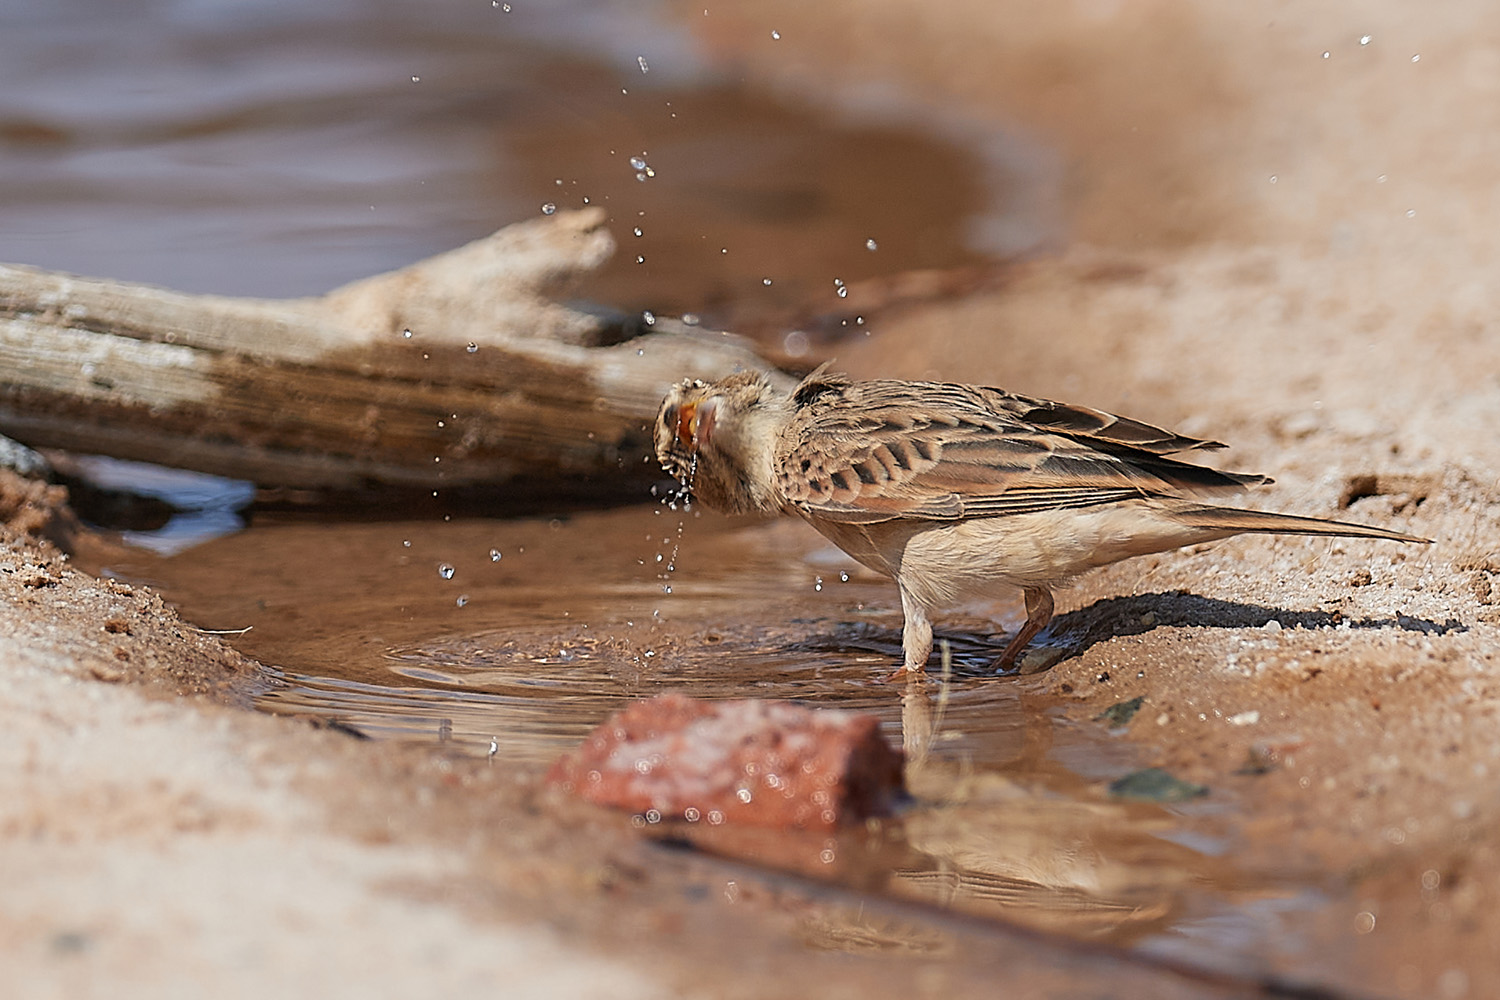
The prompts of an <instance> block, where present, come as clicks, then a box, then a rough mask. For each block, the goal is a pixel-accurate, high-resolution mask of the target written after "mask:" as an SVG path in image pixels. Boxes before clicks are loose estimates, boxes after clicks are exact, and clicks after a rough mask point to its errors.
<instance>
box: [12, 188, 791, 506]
mask: <svg viewBox="0 0 1500 1000" xmlns="http://www.w3.org/2000/svg"><path fill="white" fill-rule="evenodd" d="M602 223H603V213H601V212H594V211H586V212H577V213H563V214H559V215H557V216H553V217H551V218H546V219H540V220H537V221H534V222H527V223H522V224H519V225H515V226H511V227H509V228H507V229H503V230H501V231H500V232H498V233H496V234H494V235H492V236H490V237H487V238H485V239H483V240H479V241H476V242H474V243H471V244H469V245H468V246H465V247H461V248H459V249H457V250H454V251H451V252H449V253H445V254H441V255H439V256H437V257H433V258H430V259H428V260H426V261H422V262H420V263H418V264H415V265H413V266H411V267H409V268H405V269H403V270H400V271H394V272H391V273H389V274H384V275H378V276H376V277H373V278H368V279H365V280H363V281H359V282H355V283H353V284H351V285H347V286H345V287H343V288H340V289H336V290H335V291H333V292H330V293H329V294H327V295H325V296H322V297H320V298H312V299H294V300H256V299H234V298H223V297H217V296H202V295H186V294H182V293H177V292H171V291H167V290H164V289H159V288H153V287H149V286H143V285H132V284H125V283H121V282H113V281H101V280H93V279H85V278H77V277H73V276H70V275H62V274H54V273H48V272H43V271H39V270H36V269H32V268H27V267H18V266H0V434H5V435H8V436H10V437H12V438H15V439H16V440H18V441H21V442H23V443H25V444H28V445H31V446H32V447H41V448H49V447H50V448H62V449H68V450H72V451H78V452H91V453H98V454H105V455H111V456H114V457H117V458H128V459H135V460H139V461H146V462H155V463H158V464H162V465H170V466H176V467H180V468H187V469H195V470H198V471H202V472H210V473H215V474H218V475H225V476H232V477H235V478H241V479H249V480H253V481H254V482H256V483H258V484H261V485H264V486H285V487H296V488H311V489H320V490H333V491H350V490H361V489H366V488H369V487H371V486H375V487H380V486H395V487H408V488H414V487H420V488H424V489H425V488H429V487H430V488H432V489H440V488H444V487H450V488H451V487H473V486H487V485H495V486H506V487H508V488H513V489H524V490H525V491H526V492H527V493H528V494H529V495H533V496H542V495H548V494H553V493H555V494H557V495H563V494H566V493H568V492H569V491H571V490H574V489H577V488H579V485H580V484H581V483H585V482H588V481H590V480H592V481H593V484H592V485H591V486H589V487H588V491H589V492H591V493H593V494H595V495H598V494H599V493H600V492H601V491H600V489H599V483H600V481H601V479H602V480H603V481H605V482H610V483H613V482H618V483H619V484H620V488H621V490H622V491H623V490H626V489H635V488H638V484H639V483H640V481H641V480H642V479H645V478H649V477H652V476H654V475H656V472H655V470H654V469H653V468H651V467H650V465H649V464H648V463H647V462H646V461H645V460H646V456H647V454H648V451H649V446H650V440H649V433H648V432H649V427H648V425H649V421H650V420H651V418H652V417H653V416H654V415H655V411H656V407H657V404H658V402H659V401H660V399H661V397H662V395H663V394H664V393H665V391H666V389H667V387H668V385H670V384H671V383H672V382H674V381H676V380H678V379H680V378H682V377H683V376H685V375H693V376H699V377H704V378H713V377H716V376H718V375H721V374H724V373H727V372H729V371H732V370H734V369H735V368H738V367H754V368H764V367H766V365H765V362H764V361H763V360H761V359H760V358H759V356H757V355H756V354H755V353H754V351H753V350H751V349H750V347H749V346H748V345H747V344H746V343H744V342H742V341H740V340H739V339H738V338H734V337H731V336H728V335H724V334H716V333H708V332H703V331H697V330H694V329H691V328H688V327H685V326H682V325H681V324H672V325H671V326H672V328H671V329H667V328H666V327H667V326H668V324H665V323H663V324H659V328H658V329H655V330H653V331H651V332H650V333H649V334H648V335H645V336H638V337H634V338H632V339H628V340H624V341H622V342H616V343H610V342H609V341H610V340H612V339H613V340H619V338H620V337H621V336H623V334H622V333H621V331H620V329H619V325H618V323H616V324H613V325H611V324H610V323H608V322H606V320H604V319H603V318H601V317H600V316H598V315H593V314H590V313H587V312H584V311H581V310H578V309H574V308H570V307H568V306H565V305H562V304H560V303H559V302H558V301H556V299H555V298H554V296H555V295H557V294H558V293H559V291H560V289H561V288H563V287H564V286H565V284H566V283H567V281H568V280H569V279H570V278H576V277H577V276H578V275H579V274H581V273H582V272H584V271H586V270H588V269H590V268H593V267H595V266H597V265H598V264H599V263H600V262H602V261H603V260H604V259H605V258H606V257H607V256H608V255H609V253H610V252H611V251H612V249H613V247H612V241H611V239H610V237H609V234H608V233H607V232H606V231H605V230H604V228H603V226H602ZM603 492H605V493H607V492H608V488H606V489H605V490H604V491H603Z"/></svg>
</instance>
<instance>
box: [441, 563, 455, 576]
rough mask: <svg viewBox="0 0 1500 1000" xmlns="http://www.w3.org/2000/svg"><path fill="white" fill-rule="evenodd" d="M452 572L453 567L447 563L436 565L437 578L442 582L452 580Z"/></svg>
mask: <svg viewBox="0 0 1500 1000" xmlns="http://www.w3.org/2000/svg"><path fill="white" fill-rule="evenodd" d="M454 572H455V570H454V569H453V567H452V566H449V565H448V564H447V563H438V576H440V577H442V578H443V579H444V580H451V579H453V574H454Z"/></svg>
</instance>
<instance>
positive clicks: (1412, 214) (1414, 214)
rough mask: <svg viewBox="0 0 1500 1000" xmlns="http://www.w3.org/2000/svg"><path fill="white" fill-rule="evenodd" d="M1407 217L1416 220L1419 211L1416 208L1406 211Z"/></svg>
mask: <svg viewBox="0 0 1500 1000" xmlns="http://www.w3.org/2000/svg"><path fill="white" fill-rule="evenodd" d="M1406 217H1407V218H1408V219H1415V218H1416V217H1417V210H1416V209H1415V208H1408V209H1407V210H1406Z"/></svg>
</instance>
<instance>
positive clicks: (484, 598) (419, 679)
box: [107, 505, 1312, 974]
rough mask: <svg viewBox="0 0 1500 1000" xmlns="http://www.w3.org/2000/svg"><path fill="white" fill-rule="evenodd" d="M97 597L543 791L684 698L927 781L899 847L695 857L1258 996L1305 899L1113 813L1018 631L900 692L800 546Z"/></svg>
mask: <svg viewBox="0 0 1500 1000" xmlns="http://www.w3.org/2000/svg"><path fill="white" fill-rule="evenodd" d="M107 571H108V572H110V573H113V574H118V575H122V576H126V577H128V578H131V579H135V580H143V581H146V582H149V583H151V584H152V585H153V586H156V587H158V588H160V589H161V590H162V591H163V593H164V594H165V595H166V596H167V597H168V598H169V599H170V600H172V601H173V602H174V603H176V604H177V605H178V606H179V607H180V608H181V610H182V612H183V614H184V616H185V617H186V618H187V619H188V620H190V621H192V622H194V623H196V624H198V625H200V626H202V627H204V628H210V629H222V630H233V631H235V632H236V633H237V634H235V635H233V636H232V637H231V641H232V642H233V643H234V644H235V645H237V646H238V647H240V648H241V649H243V650H244V651H246V652H247V653H249V654H251V655H252V656H255V657H256V658H258V659H260V660H261V661H262V662H264V663H267V664H270V665H274V668H275V670H274V675H273V677H272V678H271V679H270V681H269V683H268V686H267V689H266V690H265V692H264V693H263V695H262V696H261V698H260V707H261V708H262V709H264V710H265V711H268V712H272V713H277V714H284V715H297V716H311V717H316V718H320V719H324V720H329V721H334V722H337V723H339V724H342V725H344V726H348V727H350V728H353V729H355V730H358V731H359V732H361V733H364V734H366V735H370V736H374V737H379V738H385V739H396V740H404V741H411V742H421V743H426V744H429V745H433V746H437V745H447V746H448V747H449V748H450V749H452V750H454V751H461V752H465V753H469V754H474V755H479V756H489V757H492V758H493V759H495V760H496V761H497V763H503V764H526V765H533V766H540V765H544V764H545V763H546V762H548V761H550V760H551V759H552V758H554V757H555V756H556V755H557V754H558V753H560V752H562V751H563V750H565V749H568V748H570V747H572V746H573V745H575V744H576V743H578V742H579V741H580V740H581V738H582V737H583V735H584V734H585V733H586V732H587V731H588V730H589V729H590V728H592V727H593V726H594V725H596V724H597V723H598V722H599V721H600V720H601V719H602V718H604V717H605V715H607V714H608V713H609V712H611V711H613V710H615V709H617V708H620V707H621V706H623V705H624V704H625V703H626V702H628V701H629V700H631V699H635V698H641V697H648V696H651V695H653V694H657V693H660V692H663V691H668V690H683V691H687V692H689V693H691V694H693V695H696V696H699V697H704V698H730V697H763V698H794V699H798V700H801V701H804V702H808V703H811V704H815V705H819V706H839V707H845V708H858V709H862V710H865V711H869V712H873V713H875V714H876V715H877V716H879V718H880V719H881V720H882V723H883V725H884V728H885V730H886V732H887V733H888V735H889V737H890V738H891V739H892V740H893V741H895V742H898V743H904V744H905V745H906V746H907V749H908V752H909V753H910V754H911V755H912V756H913V758H914V759H915V760H917V761H918V764H917V766H916V767H915V768H913V770H912V771H911V775H910V781H911V785H912V788H913V791H914V792H915V794H916V797H917V802H916V805H915V806H914V807H913V808H912V809H911V810H910V811H909V812H908V813H907V814H906V815H904V816H903V817H901V819H900V820H899V821H897V822H894V823H889V824H886V825H884V826H883V827H882V828H881V829H880V830H879V831H878V832H876V833H870V832H858V833H854V834H847V835H844V836H843V837H842V838H834V839H829V838H825V837H821V836H820V837H801V836H795V835H783V834H777V835H768V834H762V833H754V832H751V833H745V832H742V831H708V830H686V831H681V832H682V833H683V835H685V836H688V837H690V838H691V839H693V840H694V841H695V842H696V843H698V844H699V846H700V847H701V848H702V849H705V850H708V851H711V852H714V853H718V854H723V855H725V856H727V857H732V858H737V859H741V860H749V861H751V862H753V863H754V864H755V865H757V866H760V867H765V868H772V869H792V870H796V871H799V872H803V873H812V874H816V875H817V876H818V877H819V878H820V879H825V880H830V879H831V880H833V881H834V882H837V883H841V884H844V885H848V886H853V887H858V888H859V889H860V891H862V892H874V893H876V894H877V895H879V896H881V897H884V898H888V899H896V900H907V901H912V902H919V903H922V904H923V905H927V904H934V903H935V904H938V905H940V906H942V907H944V908H948V909H954V910H957V911H960V912H964V913H969V914H975V915H979V916H982V917H986V918H990V919H999V920H1002V921H1004V922H1006V923H1011V924H1013V923H1021V924H1025V925H1028V926H1032V927H1035V928H1038V929H1043V930H1047V931H1050V932H1059V933H1066V934H1069V935H1072V936H1079V937H1083V938H1087V939H1089V940H1094V941H1105V942H1112V943H1114V944H1117V945H1124V946H1129V947H1132V948H1134V949H1137V950H1139V951H1140V952H1142V953H1143V954H1147V955H1152V956H1165V957H1169V958H1173V959H1174V960H1185V961H1187V962H1189V963H1190V964H1191V963H1193V962H1194V961H1197V960H1201V959H1202V957H1203V956H1204V955H1206V954H1208V953H1209V952H1210V951H1211V952H1212V953H1214V954H1215V955H1216V956H1217V957H1216V959H1215V961H1216V962H1219V963H1221V968H1222V967H1223V966H1222V963H1224V962H1225V961H1229V966H1228V968H1230V970H1231V971H1243V972H1245V973H1246V974H1250V973H1253V972H1254V970H1255V968H1256V960H1255V959H1253V958H1252V956H1255V955H1259V954H1263V953H1264V951H1265V949H1267V948H1268V947H1270V942H1271V941H1272V940H1274V939H1275V938H1276V937H1277V933H1276V929H1277V927H1278V926H1279V924H1278V917H1277V915H1278V912H1279V911H1280V910H1284V909H1292V910H1299V909H1301V908H1302V907H1303V906H1305V905H1306V904H1307V902H1308V901H1309V900H1310V899H1311V898H1312V894H1310V893H1309V892H1308V891H1307V890H1306V889H1303V888H1298V887H1296V886H1275V885H1267V884H1263V883H1255V884H1252V883H1251V882H1249V881H1248V880H1247V879H1246V878H1245V877H1244V876H1242V875H1241V874H1239V873H1237V872H1235V871H1234V869H1233V867H1232V865H1231V864H1229V862H1228V861H1227V860H1226V858H1225V857H1224V851H1225V847H1226V843H1225V842H1224V841H1223V840H1222V839H1221V838H1222V831H1221V829H1220V827H1221V825H1222V824H1221V822H1220V820H1219V819H1218V818H1217V817H1216V816H1215V815H1214V813H1215V811H1216V810H1219V809H1222V808H1223V804H1222V803H1220V804H1218V805H1199V806H1189V807H1185V808H1183V807H1179V808H1178V809H1176V810H1175V811H1171V810H1168V809H1166V808H1163V807H1161V806H1157V805H1152V804H1140V803H1128V802H1122V801H1116V800H1112V799H1110V798H1109V797H1108V795H1107V794H1105V792H1104V784H1105V783H1106V782H1107V781H1108V780H1109V779H1113V778H1115V777H1118V776H1120V775H1122V774H1124V773H1126V772H1128V771H1130V770H1133V769H1134V768H1136V767H1138V766H1140V763H1141V762H1140V761H1138V760H1136V759H1134V758H1133V756H1132V753H1131V751H1130V750H1129V749H1128V748H1127V747H1126V746H1124V745H1123V744H1122V743H1118V742H1116V741H1115V740H1114V739H1113V738H1112V737H1111V736H1110V735H1109V733H1108V732H1107V731H1106V730H1105V729H1104V728H1102V727H1100V726H1096V725H1093V724H1076V723H1069V722H1067V721H1065V720H1062V719H1060V718H1057V717H1055V716H1054V715H1052V714H1050V713H1049V712H1048V711H1047V710H1046V709H1045V708H1042V707H1040V706H1039V705H1037V704H1035V703H1033V702H1032V699H1030V698H1029V697H1028V695H1027V693H1026V686H1025V682H1024V681H1023V680H1021V679H1019V678H1015V677H997V676H995V675H993V674H992V673H991V672H990V670H989V666H988V664H989V661H990V659H991V658H992V657H993V656H994V655H995V652H996V650H997V648H998V645H997V641H998V639H999V638H1000V635H999V632H1000V631H1003V630H1004V629H1006V628H1013V627H1014V626H1015V625H1016V624H1017V623H1018V621H1019V618H1020V609H1019V608H1017V607H1012V606H1007V605H1000V606H990V607H977V606H976V607H975V608H971V609H968V612H969V613H962V612H960V613H959V614H957V615H954V616H952V617H949V618H947V619H945V621H944V625H945V627H944V628H942V629H940V631H939V635H940V638H945V639H947V641H948V643H949V649H950V651H951V659H950V675H949V677H948V678H947V680H946V681H943V680H942V679H941V678H939V677H937V676H936V675H934V676H932V677H929V679H928V680H927V681H926V682H925V683H923V684H921V685H913V686H911V687H907V686H906V685H903V684H890V683H887V682H886V681H885V680H884V678H885V677H886V675H887V674H888V673H889V672H890V671H891V669H892V668H893V667H894V666H895V664H896V663H898V662H899V655H900V626H901V615H900V609H899V602H898V600H897V598H896V594H895V592H894V588H893V587H892V586H891V585H890V583H889V582H888V581H885V580H882V579H880V578H878V577H875V576H874V575H872V574H870V573H869V572H868V571H865V570H863V569H861V568H860V567H858V566H857V565H855V564H854V563H852V562H850V561H848V560H847V559H846V558H845V557H844V556H843V555H842V554H841V553H838V552H837V551H836V550H833V549H830V548H828V547H827V546H826V544H825V543H824V542H823V541H822V540H821V539H820V538H819V537H818V536H817V535H815V534H814V533H812V532H811V531H809V530H808V529H806V528H805V527H804V526H802V525H800V524H797V523H794V522H791V521H780V522H769V523H751V522H741V521H732V520H728V519H724V518H721V517H718V516H717V515H714V514H712V513H709V512H702V511H700V510H698V509H692V510H686V511H684V510H673V509H671V508H669V507H667V506H663V505H649V506H641V507H632V508H626V509H622V510H616V511H609V512H602V513H585V514H578V515H573V516H570V517H566V518H555V519H554V518H535V519H527V520H513V521H493V520H484V519H465V520H459V519H454V520H450V521H446V522H444V521H427V522H399V521H393V522H381V523H374V524H326V523H298V522H295V521H283V522H280V523H277V522H276V521H274V520H271V519H264V518H263V519H260V520H258V521H257V522H256V523H255V524H254V525H253V526H252V527H251V529H250V530H248V531H244V532H241V533H239V534H235V535H231V536H228V537H223V538H219V539H217V540H214V541H211V542H208V543H206V544H204V545H201V546H199V547H197V548H194V549H191V550H189V551H187V552H185V553H181V554H179V555H176V556H173V557H169V558H161V557H153V556H150V555H147V554H145V553H141V554H139V555H131V556H129V557H125V558H120V559H116V560H115V561H114V562H113V563H112V564H111V565H110V566H109V567H107ZM981 612H985V613H986V614H987V615H991V616H993V617H992V618H991V617H987V616H986V614H981ZM240 630H245V631H240ZM827 932H828V933H829V934H835V930H834V929H827ZM850 933H855V934H856V937H858V936H860V935H869V936H870V939H869V940H863V941H862V943H861V941H853V940H844V941H843V942H842V944H837V943H836V942H834V941H833V940H829V941H823V942H821V943H820V944H819V946H820V947H834V946H839V947H859V948H878V947H897V946H898V944H899V946H900V947H911V946H913V944H912V942H911V941H909V940H908V941H905V942H904V943H900V942H898V941H897V940H896V938H890V934H891V933H893V932H891V929H890V928H886V929H885V930H883V931H882V930H881V929H880V928H878V927H864V928H863V929H862V930H858V931H857V932H853V931H850V929H849V928H848V927H843V928H842V929H841V930H838V931H837V934H838V935H844V936H847V935H848V934H850ZM896 937H897V938H899V935H897V936H896ZM882 942H883V943H882ZM1226 949H1227V951H1228V953H1229V954H1230V955H1238V956H1240V959H1239V961H1240V962H1241V963H1242V964H1243V966H1244V968H1243V969H1242V970H1234V968H1233V967H1234V964H1235V963H1234V961H1232V960H1226V959H1225V951H1226Z"/></svg>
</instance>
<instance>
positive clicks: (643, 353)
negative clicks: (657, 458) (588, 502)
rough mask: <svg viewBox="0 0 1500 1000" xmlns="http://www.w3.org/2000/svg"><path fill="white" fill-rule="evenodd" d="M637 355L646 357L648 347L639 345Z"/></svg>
mask: <svg viewBox="0 0 1500 1000" xmlns="http://www.w3.org/2000/svg"><path fill="white" fill-rule="evenodd" d="M635 356H636V357H638V358H644V357H645V356H646V349H645V348H644V347H637V348H636V349H635ZM649 460H650V459H649V456H648V458H647V461H649Z"/></svg>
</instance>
